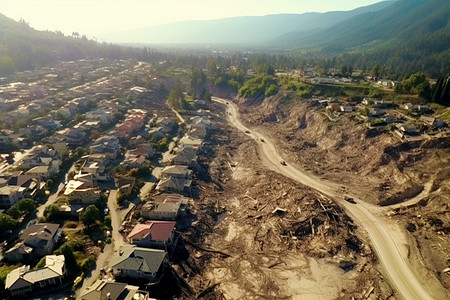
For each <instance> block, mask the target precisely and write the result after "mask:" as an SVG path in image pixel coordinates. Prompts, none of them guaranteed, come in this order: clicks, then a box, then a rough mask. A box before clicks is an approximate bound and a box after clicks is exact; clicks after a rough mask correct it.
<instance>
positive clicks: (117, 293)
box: [80, 280, 139, 300]
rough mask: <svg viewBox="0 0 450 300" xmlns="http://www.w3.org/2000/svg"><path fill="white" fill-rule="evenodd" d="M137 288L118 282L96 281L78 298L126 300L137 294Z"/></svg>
mask: <svg viewBox="0 0 450 300" xmlns="http://www.w3.org/2000/svg"><path fill="white" fill-rule="evenodd" d="M138 289H139V288H138V287H137V286H133V285H127V284H126V283H120V282H107V281H105V280H98V281H96V282H95V283H94V284H93V285H92V286H90V287H88V288H87V289H85V290H84V291H83V292H82V293H81V296H80V299H82V300H108V299H110V300H118V299H121V300H128V299H130V300H131V299H134V298H133V296H134V295H135V294H136V293H137V292H138Z"/></svg>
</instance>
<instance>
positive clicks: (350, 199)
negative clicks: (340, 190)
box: [344, 197, 356, 204]
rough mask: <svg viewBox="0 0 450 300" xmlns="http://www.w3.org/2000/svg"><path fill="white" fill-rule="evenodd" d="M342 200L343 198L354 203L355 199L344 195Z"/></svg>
mask: <svg viewBox="0 0 450 300" xmlns="http://www.w3.org/2000/svg"><path fill="white" fill-rule="evenodd" d="M344 200H345V201H347V202H350V203H353V204H356V201H355V199H353V198H351V197H345V198H344Z"/></svg>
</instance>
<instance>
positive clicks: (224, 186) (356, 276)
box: [173, 123, 393, 299]
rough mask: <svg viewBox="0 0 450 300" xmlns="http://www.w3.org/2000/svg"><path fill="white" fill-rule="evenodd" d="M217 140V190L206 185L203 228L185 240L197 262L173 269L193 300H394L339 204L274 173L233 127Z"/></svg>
mask: <svg viewBox="0 0 450 300" xmlns="http://www.w3.org/2000/svg"><path fill="white" fill-rule="evenodd" d="M215 139H216V141H217V145H216V146H215V147H214V150H215V155H214V158H212V159H208V160H209V162H208V165H209V166H210V169H209V174H210V175H211V179H212V181H213V182H211V183H205V182H200V181H199V183H198V184H199V185H200V186H199V189H200V190H201V191H202V192H201V197H200V199H197V200H195V204H194V209H193V213H195V214H196V215H197V217H198V221H197V222H196V223H195V224H194V226H193V228H192V229H191V230H190V231H189V232H187V233H184V234H183V239H184V240H185V241H186V242H185V244H186V247H187V249H188V250H189V253H190V256H189V258H188V259H187V261H185V262H182V263H180V264H178V265H174V266H173V268H174V269H175V270H176V272H177V274H178V275H179V276H180V277H181V278H184V279H185V280H186V282H187V283H188V284H189V285H190V287H191V288H192V290H193V291H194V292H193V293H192V295H194V296H199V298H201V299H351V298H352V297H354V298H355V299H390V298H392V295H393V293H392V290H391V289H390V287H389V286H388V285H387V284H386V283H385V282H384V280H383V278H382V276H381V275H380V273H379V272H378V271H377V269H375V268H374V265H375V264H376V261H375V259H374V255H373V253H372V251H371V249H370V247H368V246H367V245H366V243H365V241H363V240H361V239H359V238H358V237H357V234H358V228H357V227H356V226H355V225H354V224H353V223H352V221H351V220H350V219H349V218H348V217H347V216H346V215H345V214H344V213H343V212H342V210H341V209H340V208H339V207H338V206H337V205H336V204H334V202H333V201H332V199H327V198H324V197H323V196H321V195H319V194H317V193H316V192H314V191H312V190H310V189H308V188H306V187H304V186H301V185H299V184H297V183H295V182H292V181H291V180H289V179H286V178H284V177H283V176H280V175H279V174H277V173H274V172H271V171H268V170H266V169H265V168H264V166H262V164H261V163H260V161H259V159H258V156H257V152H256V148H255V144H254V143H253V142H252V141H251V140H250V139H248V138H247V137H246V136H245V134H242V133H237V132H235V131H234V129H231V128H230V127H228V125H227V124H226V123H222V125H221V130H220V131H218V132H217V133H216V134H215ZM358 236H359V235H358ZM192 295H191V296H192ZM183 297H185V298H189V296H187V295H185V296H183Z"/></svg>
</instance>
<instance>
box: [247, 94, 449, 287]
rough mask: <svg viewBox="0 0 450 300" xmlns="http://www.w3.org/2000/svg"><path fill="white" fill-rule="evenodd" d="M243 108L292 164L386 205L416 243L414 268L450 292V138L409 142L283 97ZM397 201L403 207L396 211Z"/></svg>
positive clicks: (309, 103) (252, 124)
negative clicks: (424, 271) (432, 277)
mask: <svg viewBox="0 0 450 300" xmlns="http://www.w3.org/2000/svg"><path fill="white" fill-rule="evenodd" d="M240 108H241V110H240V112H241V114H242V119H243V120H245V121H246V123H247V124H248V125H249V126H250V127H251V128H256V130H257V131H260V132H263V133H264V134H265V135H267V136H270V138H271V139H272V141H276V142H277V143H278V144H279V145H280V149H283V152H284V155H285V157H286V160H287V161H289V162H294V163H296V164H298V165H300V166H301V167H302V168H304V169H305V170H307V171H308V172H311V173H312V174H315V175H318V176H321V177H323V178H326V179H328V180H332V181H335V182H340V183H342V184H343V185H344V186H346V187H347V188H348V189H349V190H351V193H352V194H354V195H357V196H358V197H359V198H360V199H362V200H364V201H366V202H368V203H372V204H379V205H382V206H384V207H385V209H386V212H387V213H388V214H392V217H391V219H390V220H391V221H392V222H393V223H397V224H400V225H401V226H400V228H403V229H404V230H403V233H402V234H405V235H406V236H407V238H408V239H409V240H410V242H409V244H410V248H409V251H410V257H411V264H413V265H417V264H419V261H420V262H423V263H424V264H425V268H426V269H427V270H428V271H429V272H430V274H434V275H435V276H436V277H438V279H439V281H440V282H441V283H442V285H443V286H444V287H445V288H446V289H447V290H450V270H449V269H448V268H449V267H450V254H449V253H450V243H449V239H450V237H449V234H450V230H449V228H450V213H449V212H450V211H449V206H450V196H449V195H450V180H449V179H450V137H447V138H445V137H444V138H442V137H441V138H433V137H431V138H428V137H426V138H423V139H422V140H419V141H415V142H410V141H409V142H408V141H404V140H401V139H400V138H398V137H397V136H396V135H395V134H392V133H391V132H389V131H383V130H381V131H380V130H374V129H369V128H368V127H367V125H366V124H365V122H363V121H361V120H360V118H358V116H357V114H356V113H351V114H342V115H341V116H338V117H335V116H333V117H332V118H331V117H329V116H327V115H326V114H325V109H324V108H323V107H322V106H321V105H320V104H319V103H318V102H312V101H304V100H298V99H292V98H290V97H283V96H277V97H273V98H269V99H265V100H264V101H263V102H262V103H260V104H258V105H254V106H245V105H241V106H240ZM418 195H419V196H420V199H421V200H420V201H419V203H417V204H414V205H411V206H410V203H409V202H408V200H409V199H411V198H414V197H416V196H418ZM395 203H400V204H401V203H405V207H403V208H398V206H396V208H395V209H392V211H390V209H391V208H390V207H389V205H391V204H395ZM422 269H423V268H422Z"/></svg>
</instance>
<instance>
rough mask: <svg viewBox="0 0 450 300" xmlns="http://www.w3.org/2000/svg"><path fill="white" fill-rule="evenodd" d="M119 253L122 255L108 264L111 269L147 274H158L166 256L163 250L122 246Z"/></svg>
mask: <svg viewBox="0 0 450 300" xmlns="http://www.w3.org/2000/svg"><path fill="white" fill-rule="evenodd" d="M119 253H122V255H119V256H117V257H115V258H114V259H113V260H112V261H111V263H110V266H111V267H112V268H116V269H121V270H134V271H142V272H149V273H156V272H158V270H159V268H160V267H161V264H162V262H163V260H164V258H165V256H166V251H164V250H159V249H149V248H140V247H136V246H134V245H125V246H122V247H121V248H120V251H119Z"/></svg>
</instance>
